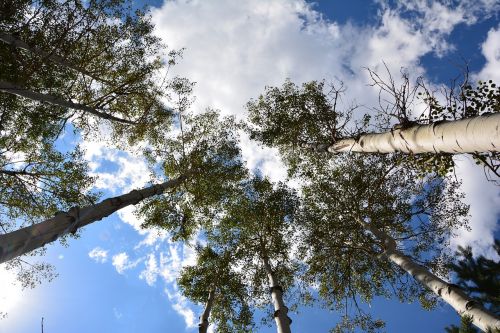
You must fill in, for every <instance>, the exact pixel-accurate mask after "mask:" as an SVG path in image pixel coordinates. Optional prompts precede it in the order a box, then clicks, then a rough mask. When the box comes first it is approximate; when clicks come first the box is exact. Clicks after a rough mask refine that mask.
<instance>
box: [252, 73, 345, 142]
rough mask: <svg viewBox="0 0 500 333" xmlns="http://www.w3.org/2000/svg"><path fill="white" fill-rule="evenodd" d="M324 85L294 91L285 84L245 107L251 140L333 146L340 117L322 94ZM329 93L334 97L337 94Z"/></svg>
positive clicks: (310, 85)
mask: <svg viewBox="0 0 500 333" xmlns="http://www.w3.org/2000/svg"><path fill="white" fill-rule="evenodd" d="M324 90H325V83H324V82H316V81H312V82H309V83H304V84H303V85H302V87H300V88H299V87H297V86H296V85H295V84H294V83H292V82H291V81H289V80H287V81H286V82H285V83H284V84H283V87H282V88H281V89H280V88H275V87H267V88H266V91H265V94H264V95H261V96H260V97H259V98H258V99H257V100H251V101H250V102H249V103H248V104H247V108H248V111H249V120H250V122H251V123H252V124H253V125H254V126H256V127H253V128H251V132H250V133H251V137H252V138H253V139H257V140H258V141H260V142H262V143H264V144H267V145H270V146H274V145H292V146H299V145H300V144H301V143H305V142H321V143H323V142H329V143H332V142H335V140H336V139H338V138H339V137H341V134H342V133H341V129H339V128H338V127H339V124H341V121H342V118H343V117H345V115H344V114H343V113H340V112H339V111H338V110H336V108H335V106H334V105H333V104H332V103H331V102H330V100H331V99H330V97H332V96H330V94H326V93H325V92H324ZM330 93H334V94H338V92H337V91H331V92H330Z"/></svg>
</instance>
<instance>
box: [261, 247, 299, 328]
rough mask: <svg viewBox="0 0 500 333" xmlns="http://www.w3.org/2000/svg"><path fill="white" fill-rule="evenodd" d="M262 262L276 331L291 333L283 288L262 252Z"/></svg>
mask: <svg viewBox="0 0 500 333" xmlns="http://www.w3.org/2000/svg"><path fill="white" fill-rule="evenodd" d="M262 262H263V263H264V268H265V269H266V273H267V277H268V279H269V286H270V289H271V297H272V299H273V305H274V320H275V321H276V327H277V332H278V333H291V330H290V324H291V322H292V320H291V319H290V317H288V308H287V307H286V306H285V302H284V301H283V288H281V286H280V285H279V283H278V279H277V278H276V276H275V274H274V271H273V270H272V268H271V265H270V263H269V258H268V257H267V254H265V253H264V255H263V256H262Z"/></svg>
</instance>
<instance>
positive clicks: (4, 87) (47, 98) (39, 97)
mask: <svg viewBox="0 0 500 333" xmlns="http://www.w3.org/2000/svg"><path fill="white" fill-rule="evenodd" d="M0 91H3V92H6V93H9V94H13V95H17V96H21V97H24V98H28V99H31V100H35V101H39V102H42V103H49V104H52V105H57V106H62V107H65V108H70V109H74V110H79V111H83V112H88V113H90V114H93V115H94V116H97V117H99V118H103V119H107V120H110V121H116V122H119V123H123V124H128V125H136V124H137V122H135V121H132V120H127V119H122V118H118V117H115V116H112V115H110V114H107V113H104V112H102V111H99V110H97V109H95V108H92V107H90V106H87V105H84V104H79V103H73V102H72V101H68V100H65V99H62V98H59V97H57V96H53V95H49V94H42V93H38V92H35V91H32V90H28V89H24V88H21V87H18V86H16V85H14V84H12V83H10V82H7V81H1V80H0Z"/></svg>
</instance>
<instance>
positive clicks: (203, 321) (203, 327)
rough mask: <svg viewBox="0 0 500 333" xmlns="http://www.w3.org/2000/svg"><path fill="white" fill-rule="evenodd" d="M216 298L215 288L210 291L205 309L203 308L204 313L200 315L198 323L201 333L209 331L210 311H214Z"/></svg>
mask: <svg viewBox="0 0 500 333" xmlns="http://www.w3.org/2000/svg"><path fill="white" fill-rule="evenodd" d="M214 298H215V289H211V290H210V291H209V292H208V300H207V303H206V304H205V310H203V313H202V314H201V316H200V323H199V325H198V332H199V333H207V330H208V325H209V322H208V317H210V311H212V305H213V304H214Z"/></svg>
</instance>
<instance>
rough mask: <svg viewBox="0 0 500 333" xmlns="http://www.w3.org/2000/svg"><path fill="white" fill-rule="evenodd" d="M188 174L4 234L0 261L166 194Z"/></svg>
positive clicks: (59, 214) (0, 238) (1, 242)
mask: <svg viewBox="0 0 500 333" xmlns="http://www.w3.org/2000/svg"><path fill="white" fill-rule="evenodd" d="M185 179H186V175H184V176H180V177H179V178H176V179H173V180H170V181H167V182H165V183H162V184H157V185H153V186H150V187H146V188H143V189H140V190H133V191H131V192H129V193H126V194H123V195H120V196H117V197H113V198H108V199H106V200H104V201H101V202H100V203H98V204H95V205H91V206H85V207H82V208H79V207H73V208H71V209H70V210H69V211H67V212H58V213H57V214H56V215H55V216H54V217H52V218H50V219H47V220H45V221H43V222H40V223H37V224H34V225H32V226H29V227H25V228H22V229H19V230H16V231H13V232H9V233H7V234H2V235H0V264H1V263H3V262H5V261H8V260H11V259H13V258H16V257H18V256H21V255H23V254H26V253H28V252H30V251H33V250H35V249H38V248H40V247H42V246H44V245H45V244H48V243H51V242H53V241H55V240H56V239H58V238H59V237H61V236H63V235H66V234H68V233H70V232H71V233H75V232H76V231H77V230H78V229H80V228H81V227H84V226H86V225H87V224H90V223H93V222H95V221H99V220H101V219H103V218H105V217H107V216H109V215H111V214H113V213H114V212H116V211H118V210H120V209H122V208H124V207H127V206H130V205H135V204H137V203H139V202H141V201H142V200H143V199H145V198H149V197H152V196H154V195H158V194H161V193H163V192H164V191H165V190H167V189H169V188H173V187H176V186H178V185H180V184H181V183H182V182H183V181H184V180H185Z"/></svg>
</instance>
